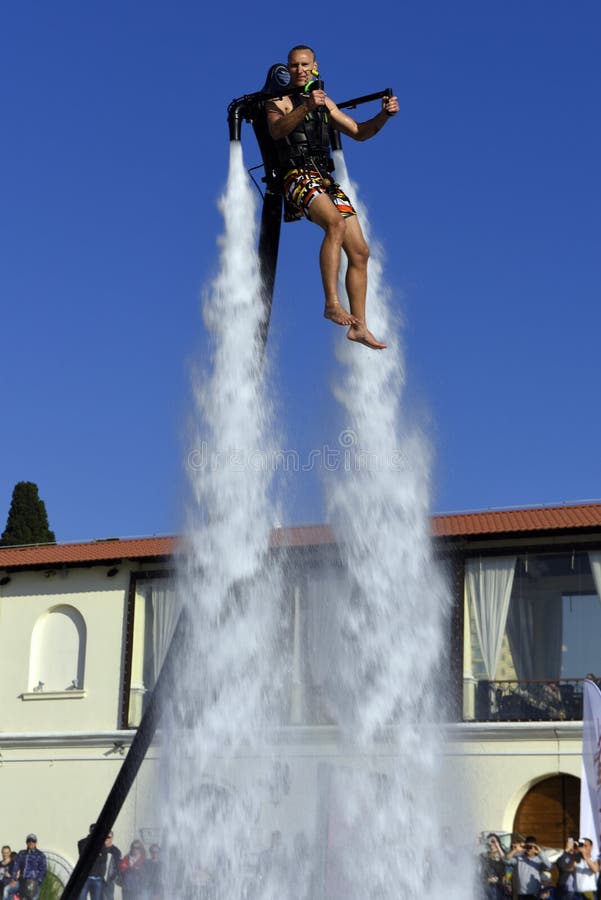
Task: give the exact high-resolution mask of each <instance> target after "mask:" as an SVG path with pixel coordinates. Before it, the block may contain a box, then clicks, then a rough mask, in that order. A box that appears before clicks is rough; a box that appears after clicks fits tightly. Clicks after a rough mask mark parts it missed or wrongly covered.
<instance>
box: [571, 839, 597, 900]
mask: <svg viewBox="0 0 601 900" xmlns="http://www.w3.org/2000/svg"><path fill="white" fill-rule="evenodd" d="M574 861H575V862H574V882H575V884H574V887H575V889H576V891H575V894H574V900H595V897H596V894H597V878H598V875H599V863H598V862H597V860H596V859H593V842H592V841H591V840H590V838H580V841H579V842H578V849H577V851H576V853H575V854H574Z"/></svg>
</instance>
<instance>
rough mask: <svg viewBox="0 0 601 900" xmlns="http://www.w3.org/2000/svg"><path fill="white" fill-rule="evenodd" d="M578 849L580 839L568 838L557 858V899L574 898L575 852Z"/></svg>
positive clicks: (571, 899)
mask: <svg viewBox="0 0 601 900" xmlns="http://www.w3.org/2000/svg"><path fill="white" fill-rule="evenodd" d="M577 849H578V841H575V840H574V838H572V837H570V838H568V841H567V843H566V848H565V850H564V851H563V853H562V854H561V856H558V857H557V859H556V860H555V865H556V866H557V871H558V873H559V877H558V879H557V900H573V897H574V865H575V863H576V860H575V859H574V854H575V853H576V851H577Z"/></svg>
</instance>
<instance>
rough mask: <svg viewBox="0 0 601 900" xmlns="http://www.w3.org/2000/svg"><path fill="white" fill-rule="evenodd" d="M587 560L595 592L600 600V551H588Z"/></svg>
mask: <svg viewBox="0 0 601 900" xmlns="http://www.w3.org/2000/svg"><path fill="white" fill-rule="evenodd" d="M588 558H589V562H590V564H591V572H592V573H593V580H594V582H595V590H596V591H597V596H598V597H599V600H601V550H589V554H588Z"/></svg>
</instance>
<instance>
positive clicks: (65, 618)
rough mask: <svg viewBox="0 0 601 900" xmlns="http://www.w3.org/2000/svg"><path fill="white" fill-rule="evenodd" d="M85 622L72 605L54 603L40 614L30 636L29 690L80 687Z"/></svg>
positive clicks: (78, 688) (45, 690) (82, 672)
mask: <svg viewBox="0 0 601 900" xmlns="http://www.w3.org/2000/svg"><path fill="white" fill-rule="evenodd" d="M85 650H86V625H85V622H84V620H83V617H82V615H81V613H79V612H78V611H77V610H76V609H75V608H74V607H72V606H55V607H54V608H52V609H49V610H47V611H46V612H45V613H43V615H41V616H40V617H39V619H38V620H37V622H36V623H35V625H34V627H33V632H32V635H31V653H30V657H29V690H30V691H44V692H45V693H47V692H48V691H72V690H81V689H82V688H83V680H84V666H85Z"/></svg>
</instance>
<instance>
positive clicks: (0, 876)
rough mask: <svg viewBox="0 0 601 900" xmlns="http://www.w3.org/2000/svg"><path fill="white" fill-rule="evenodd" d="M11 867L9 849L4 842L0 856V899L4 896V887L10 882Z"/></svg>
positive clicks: (11, 859)
mask: <svg viewBox="0 0 601 900" xmlns="http://www.w3.org/2000/svg"><path fill="white" fill-rule="evenodd" d="M12 867H13V858H12V854H11V849H10V847H9V846H8V844H5V845H4V847H3V848H2V857H0V900H2V897H3V896H4V888H5V887H8V885H9V884H10V881H11V870H12Z"/></svg>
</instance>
